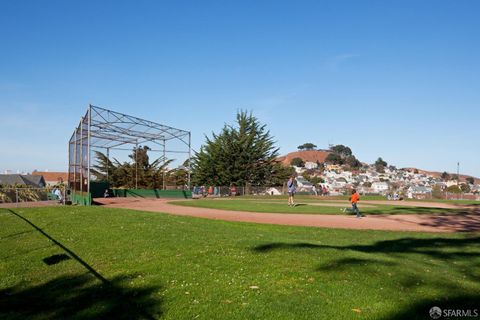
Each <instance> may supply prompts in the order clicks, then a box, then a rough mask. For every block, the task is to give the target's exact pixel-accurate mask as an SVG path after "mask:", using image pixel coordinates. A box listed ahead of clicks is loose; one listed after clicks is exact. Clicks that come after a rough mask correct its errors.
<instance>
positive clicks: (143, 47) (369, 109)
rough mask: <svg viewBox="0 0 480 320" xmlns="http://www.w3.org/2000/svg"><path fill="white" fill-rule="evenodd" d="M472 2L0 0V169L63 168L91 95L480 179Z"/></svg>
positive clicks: (200, 131)
mask: <svg viewBox="0 0 480 320" xmlns="http://www.w3.org/2000/svg"><path fill="white" fill-rule="evenodd" d="M479 12H480V2H479V1H475V0H471V1H446V0H445V1H436V0H435V1H423V0H422V1H403V0H402V1H236V2H234V1H169V2H161V1H2V2H0V35H1V37H0V39H1V42H0V46H1V50H0V119H1V125H0V150H1V151H0V152H1V156H0V170H1V171H3V170H5V169H13V170H17V169H19V170H32V169H39V170H44V169H49V170H51V171H53V170H66V164H67V156H66V150H67V141H68V138H69V137H70V135H71V133H72V131H73V128H74V127H75V125H76V124H77V122H78V120H79V118H80V116H81V115H82V114H83V113H84V112H85V110H86V107H87V105H88V104H89V103H92V104H95V105H98V106H102V107H106V108H111V109H114V110H116V111H120V112H125V113H129V114H132V115H136V116H139V117H145V118H148V119H151V120H153V121H157V122H161V123H165V124H168V125H171V126H174V127H179V128H183V129H189V130H191V131H192V134H193V146H194V148H196V149H198V147H199V146H200V145H201V144H202V143H203V141H204V134H210V133H211V131H212V130H213V131H218V130H219V129H220V128H221V127H222V126H223V124H224V123H231V122H232V121H233V120H234V116H235V112H236V110H238V109H248V110H252V111H253V113H254V115H256V116H257V117H259V118H260V120H261V121H262V122H264V123H266V124H267V125H268V127H269V129H270V131H271V133H272V134H273V135H274V136H275V138H276V140H277V141H278V145H279V147H280V148H281V152H282V153H286V152H289V151H293V150H295V149H296V146H298V145H299V144H302V143H304V142H313V143H315V144H317V145H318V146H319V147H327V146H328V144H330V143H331V144H345V145H348V146H350V147H351V148H352V150H353V151H354V153H355V154H356V155H357V157H358V158H359V159H360V160H362V161H365V162H369V163H371V162H373V161H375V159H376V158H377V157H379V156H381V157H383V158H384V159H385V160H386V161H387V162H389V163H391V164H394V165H397V166H399V167H406V166H415V167H419V168H423V169H430V170H437V171H444V170H447V171H450V172H454V171H456V164H457V161H460V165H461V172H463V173H466V174H471V175H476V176H477V177H480V161H479V159H480V146H479V139H478V138H479V132H480V130H479V119H480V111H479V109H480V108H479V107H480V103H479V102H480V79H479V77H480V60H479V57H480V19H478V14H479Z"/></svg>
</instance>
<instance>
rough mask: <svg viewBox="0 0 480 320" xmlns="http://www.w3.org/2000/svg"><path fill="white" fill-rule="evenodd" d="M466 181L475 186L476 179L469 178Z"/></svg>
mask: <svg viewBox="0 0 480 320" xmlns="http://www.w3.org/2000/svg"><path fill="white" fill-rule="evenodd" d="M465 180H466V181H467V182H468V183H470V184H475V179H474V178H473V177H467V178H466V179H465Z"/></svg>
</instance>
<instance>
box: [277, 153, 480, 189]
mask: <svg viewBox="0 0 480 320" xmlns="http://www.w3.org/2000/svg"><path fill="white" fill-rule="evenodd" d="M329 154H330V152H328V151H324V150H308V151H294V152H290V153H288V154H286V155H284V156H280V157H278V158H277V160H278V161H280V162H281V163H282V164H283V165H285V166H289V165H290V163H291V161H292V159H294V158H300V159H302V160H303V161H305V162H317V161H318V162H320V163H323V162H325V159H326V158H327V156H328V155H329ZM402 169H403V170H408V171H414V170H418V172H419V173H423V174H426V175H430V176H432V177H435V178H440V176H441V175H442V172H436V171H428V170H422V169H418V168H402ZM449 174H450V175H454V174H455V173H449ZM468 177H471V176H469V175H464V174H460V181H465V179H466V178H468ZM473 178H474V179H475V183H476V184H480V178H476V177H473Z"/></svg>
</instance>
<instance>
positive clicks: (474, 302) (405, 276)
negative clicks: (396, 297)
mask: <svg viewBox="0 0 480 320" xmlns="http://www.w3.org/2000/svg"><path fill="white" fill-rule="evenodd" d="M252 250H253V251H254V252H257V253H261V254H264V253H269V252H272V251H277V250H290V251H291V250H334V251H336V252H333V253H331V257H332V259H331V260H330V259H327V261H325V263H323V264H322V265H320V266H319V267H318V268H316V271H319V272H322V273H325V272H331V273H335V274H338V273H339V272H340V273H345V272H348V271H352V270H354V269H355V271H356V272H361V273H362V274H365V275H366V274H370V276H372V275H375V276H378V277H385V279H386V280H385V281H387V282H389V281H394V282H395V283H396V284H397V285H400V287H403V288H404V289H405V290H407V291H414V290H417V288H423V290H428V288H431V289H432V290H433V289H435V290H437V291H439V292H442V294H441V295H438V297H437V298H434V299H417V300H414V301H412V302H411V303H408V304H407V305H404V307H402V304H398V308H397V310H395V311H394V312H393V313H391V314H389V315H388V316H387V317H385V318H384V319H385V320H387V319H394V320H399V319H431V318H430V315H429V310H430V309H431V308H432V307H434V306H438V307H440V308H441V309H465V310H467V309H470V310H473V309H477V310H478V311H479V312H480V294H479V293H478V292H469V291H468V290H466V289H465V287H462V286H461V285H459V283H458V281H457V280H452V281H448V279H446V278H445V277H444V275H443V274H439V275H438V279H436V278H433V279H432V278H431V277H430V278H428V277H427V283H425V282H424V279H425V278H424V277H423V274H422V273H421V272H419V271H418V267H421V265H419V266H415V268H412V269H409V268H408V267H405V266H403V265H404V262H405V261H408V260H409V259H413V260H416V261H419V263H420V264H424V268H425V269H428V265H429V263H431V261H430V259H437V260H440V261H437V262H435V264H437V265H438V263H439V262H440V263H442V264H448V266H449V268H451V269H452V270H455V272H457V273H458V274H459V275H462V276H463V280H464V281H471V282H473V283H474V282H479V281H480V273H479V272H478V270H479V263H478V262H479V260H478V258H479V256H480V236H478V235H477V236H470V237H465V238H456V239H448V238H430V239H421V238H420V239H418V238H410V237H408V238H400V239H394V240H382V241H377V242H374V243H372V244H370V245H356V244H354V245H345V246H340V245H323V244H315V243H308V242H297V243H284V242H272V243H266V244H262V245H258V246H256V247H253V248H252ZM338 251H342V252H345V253H344V254H343V253H339V252H338ZM352 252H359V253H362V254H365V253H366V254H371V255H369V256H367V255H362V257H361V258H359V257H348V256H347V257H345V255H348V254H349V253H352ZM413 256H417V258H414V257H413ZM418 256H420V257H418ZM426 258H427V259H426ZM465 264H467V265H468V266H467V265H465ZM407 265H408V263H407ZM379 266H385V267H386V268H384V269H379ZM380 270H381V271H380ZM390 270H391V272H392V274H393V275H392V274H390V273H389V274H388V276H387V274H386V273H387V271H390ZM389 276H392V277H393V278H392V279H395V280H389ZM390 298H391V297H387V299H390ZM447 318H448V317H444V318H443V319H447ZM450 318H454V317H450Z"/></svg>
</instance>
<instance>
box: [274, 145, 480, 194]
mask: <svg viewBox="0 0 480 320" xmlns="http://www.w3.org/2000/svg"><path fill="white" fill-rule="evenodd" d="M328 152H329V151H328V150H308V151H296V152H292V153H289V154H287V155H286V156H282V157H280V158H279V159H278V160H279V161H282V163H283V164H284V165H287V164H288V162H290V164H291V166H292V167H293V168H294V169H295V172H296V174H297V179H296V180H297V184H298V188H299V190H300V191H304V192H310V193H315V192H313V191H312V190H313V187H314V186H315V190H325V189H326V190H327V194H328V195H342V194H347V192H348V191H349V190H351V189H352V188H355V189H357V190H358V191H359V193H360V194H363V195H384V196H387V195H394V194H397V195H398V198H410V199H426V198H427V199H428V198H432V197H437V198H457V197H459V196H461V197H462V198H464V199H472V200H478V199H480V196H479V191H480V181H479V179H477V178H473V177H466V176H462V175H460V177H457V176H456V175H455V174H452V175H450V174H446V173H443V174H439V173H430V172H427V171H423V170H418V169H415V168H402V169H397V168H396V167H394V166H384V167H382V168H381V169H380V170H379V167H378V164H377V165H376V164H366V163H361V165H360V166H359V167H358V168H355V169H352V168H350V167H349V166H348V165H341V164H334V163H329V162H328ZM299 159H301V160H302V161H300V160H299ZM442 176H443V177H442ZM309 181H310V183H309Z"/></svg>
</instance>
